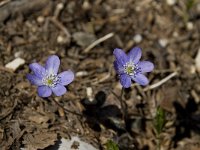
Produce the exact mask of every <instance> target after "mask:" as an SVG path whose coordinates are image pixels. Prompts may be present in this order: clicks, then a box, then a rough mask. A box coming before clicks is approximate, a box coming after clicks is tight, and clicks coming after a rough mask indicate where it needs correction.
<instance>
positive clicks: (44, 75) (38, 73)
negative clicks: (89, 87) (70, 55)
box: [27, 55, 74, 97]
mask: <svg viewBox="0 0 200 150" xmlns="http://www.w3.org/2000/svg"><path fill="white" fill-rule="evenodd" d="M59 66H60V59H59V58H58V56H56V55H52V56H50V57H49V58H48V59H47V61H46V65H45V67H43V66H41V65H40V64H38V63H32V64H30V65H29V67H30V69H31V70H32V71H33V74H28V75H27V79H28V80H29V81H30V82H31V83H32V84H34V85H37V86H38V89H37V91H38V95H39V96H40V97H49V96H51V94H52V92H53V93H54V94H55V95H56V96H61V95H63V94H65V93H66V92H67V90H66V88H65V85H68V84H70V83H71V82H72V81H73V80H74V73H73V72H72V71H70V70H68V71H64V72H62V73H60V74H57V73H58V69H59Z"/></svg>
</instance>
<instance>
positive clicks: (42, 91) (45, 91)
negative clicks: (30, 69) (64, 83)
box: [37, 85, 52, 97]
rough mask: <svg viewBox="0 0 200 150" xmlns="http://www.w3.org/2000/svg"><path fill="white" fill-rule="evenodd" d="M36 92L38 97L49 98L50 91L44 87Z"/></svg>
mask: <svg viewBox="0 0 200 150" xmlns="http://www.w3.org/2000/svg"><path fill="white" fill-rule="evenodd" d="M37 91H38V95H39V96H40V97H49V96H51V94H52V91H51V89H50V88H49V87H48V86H46V85H43V86H39V87H38V89H37Z"/></svg>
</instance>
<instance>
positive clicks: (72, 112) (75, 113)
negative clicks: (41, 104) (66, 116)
mask: <svg viewBox="0 0 200 150" xmlns="http://www.w3.org/2000/svg"><path fill="white" fill-rule="evenodd" d="M52 100H53V101H54V102H55V103H56V104H57V105H58V106H59V107H61V108H62V109H63V110H64V111H66V112H68V113H71V114H74V115H77V116H81V117H82V116H83V115H82V114H79V113H77V112H74V111H71V110H69V109H66V108H64V107H63V106H62V105H61V104H60V103H59V102H57V101H56V100H55V99H53V98H52Z"/></svg>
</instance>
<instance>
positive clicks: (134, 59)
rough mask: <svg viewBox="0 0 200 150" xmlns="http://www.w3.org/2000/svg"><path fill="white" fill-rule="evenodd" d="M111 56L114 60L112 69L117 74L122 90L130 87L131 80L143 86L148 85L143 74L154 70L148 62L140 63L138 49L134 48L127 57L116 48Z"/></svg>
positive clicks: (140, 53) (140, 54) (139, 51)
mask: <svg viewBox="0 0 200 150" xmlns="http://www.w3.org/2000/svg"><path fill="white" fill-rule="evenodd" d="M113 54H114V55H115V58H116V60H115V61H114V68H115V70H116V72H117V73H118V74H119V76H120V83H121V84H122V86H123V87H124V88H129V87H130V86H131V80H133V81H135V82H137V83H138V84H140V85H143V86H144V85H147V84H148V83H149V80H148V79H147V77H146V76H144V75H143V73H145V72H151V71H152V70H153V69H154V65H153V63H151V62H149V61H140V58H141V56H142V52H141V49H140V48H139V47H134V48H133V49H132V50H131V51H130V52H129V53H128V55H126V54H125V52H124V51H123V50H121V49H119V48H116V49H115V50H114V52H113Z"/></svg>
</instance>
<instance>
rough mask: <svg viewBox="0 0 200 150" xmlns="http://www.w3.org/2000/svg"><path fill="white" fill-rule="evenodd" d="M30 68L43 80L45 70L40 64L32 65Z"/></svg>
mask: <svg viewBox="0 0 200 150" xmlns="http://www.w3.org/2000/svg"><path fill="white" fill-rule="evenodd" d="M29 68H30V69H31V70H32V71H33V72H34V74H35V75H36V76H37V77H39V78H43V76H44V74H45V68H44V67H43V66H41V65H40V64H38V63H32V64H30V65H29Z"/></svg>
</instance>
